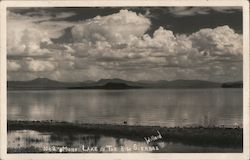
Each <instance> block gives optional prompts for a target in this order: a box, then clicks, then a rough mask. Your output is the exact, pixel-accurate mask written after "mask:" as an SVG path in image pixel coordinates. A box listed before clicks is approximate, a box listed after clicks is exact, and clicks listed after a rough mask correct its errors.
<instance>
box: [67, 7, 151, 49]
mask: <svg viewBox="0 0 250 160" xmlns="http://www.w3.org/2000/svg"><path fill="white" fill-rule="evenodd" d="M149 27H150V21H149V19H147V18H146V17H144V16H143V15H140V14H139V15H137V14H136V13H135V12H131V11H128V10H121V11H120V12H119V13H115V14H112V15H108V16H103V17H101V16H97V17H95V18H93V19H90V20H88V21H84V22H82V23H80V24H78V25H76V26H75V27H73V29H72V35H73V38H74V40H75V41H77V42H86V43H88V42H96V41H108V42H111V43H118V44H119V43H126V42H127V41H129V40H130V39H131V38H133V37H134V36H135V37H141V36H142V35H143V34H144V33H145V32H146V31H147V30H148V29H149Z"/></svg>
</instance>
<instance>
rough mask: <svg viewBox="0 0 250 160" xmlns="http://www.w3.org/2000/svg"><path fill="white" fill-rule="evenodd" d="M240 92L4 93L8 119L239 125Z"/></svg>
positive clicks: (93, 91) (98, 91) (89, 91)
mask: <svg viewBox="0 0 250 160" xmlns="http://www.w3.org/2000/svg"><path fill="white" fill-rule="evenodd" d="M242 92H243V91H242V89H164V90H160V89H145V90H144V89H143V90H60V91H8V108H7V110H8V119H11V120H51V119H52V120H58V121H69V122H84V123H120V124H122V123H123V122H124V121H127V123H128V124H129V125H134V124H140V125H164V126H169V127H173V126H188V125H205V126H213V125H225V126H227V125H229V126H232V125H240V126H241V125H242V109H243V107H242V106H243V103H242V101H243V96H242Z"/></svg>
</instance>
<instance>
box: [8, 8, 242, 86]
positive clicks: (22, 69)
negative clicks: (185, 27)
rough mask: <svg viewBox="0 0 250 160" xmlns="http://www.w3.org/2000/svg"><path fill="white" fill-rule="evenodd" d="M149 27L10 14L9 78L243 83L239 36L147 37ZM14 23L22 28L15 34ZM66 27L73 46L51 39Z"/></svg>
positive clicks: (140, 21)
mask: <svg viewBox="0 0 250 160" xmlns="http://www.w3.org/2000/svg"><path fill="white" fill-rule="evenodd" d="M197 12H200V11H199V10H197V9H195V10H194V11H193V13H195V14H196V13H197ZM178 13H183V14H184V13H186V12H184V11H179V12H178ZM204 14H205V11H204ZM64 16H67V14H65V15H64ZM17 17H18V18H17ZM38 19H42V17H40V18H38ZM38 19H36V22H37V20H38ZM19 20H20V21H19ZM151 23H152V22H151V21H150V19H149V18H148V17H145V16H144V15H141V14H137V13H135V12H132V11H128V10H121V11H120V12H118V13H114V14H111V15H107V16H96V17H94V18H92V19H88V20H84V21H80V22H72V23H71V22H53V21H52V22H42V23H34V20H33V19H32V18H31V17H28V16H27V15H25V16H23V15H17V14H15V15H11V14H10V19H9V20H8V26H10V27H9V29H8V78H9V79H15V78H17V77H18V76H17V75H20V73H23V74H22V77H20V79H25V76H26V77H27V79H29V78H33V77H39V76H42V77H48V78H52V79H57V80H62V81H83V80H98V79H101V78H122V79H127V80H164V79H165V80H172V79H204V80H212V81H230V80H238V79H242V35H241V34H238V33H236V32H235V31H234V30H233V29H232V28H230V27H229V26H227V25H225V26H218V27H215V28H204V29H200V30H199V31H197V32H195V33H192V34H190V35H185V34H174V33H173V32H172V31H171V30H169V29H166V28H164V27H162V26H159V28H158V29H156V30H155V31H154V33H153V34H152V35H149V34H147V30H148V29H149V28H150V26H151ZM17 24H19V26H20V27H18V29H15V27H14V26H15V25H17ZM69 27H70V28H71V29H70V31H69V34H70V35H71V37H72V39H73V41H72V42H67V43H63V44H60V43H55V42H53V41H52V40H51V39H53V38H56V37H57V38H58V37H60V36H63V34H64V33H65V32H64V31H65V30H66V29H68V28H69ZM45 55H46V56H45ZM13 56H19V57H22V58H13Z"/></svg>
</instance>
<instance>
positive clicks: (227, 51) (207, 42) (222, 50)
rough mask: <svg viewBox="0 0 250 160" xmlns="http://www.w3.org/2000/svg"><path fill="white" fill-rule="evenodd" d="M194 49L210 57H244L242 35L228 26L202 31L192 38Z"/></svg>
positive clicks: (194, 34)
mask: <svg viewBox="0 0 250 160" xmlns="http://www.w3.org/2000/svg"><path fill="white" fill-rule="evenodd" d="M190 39H191V41H192V44H193V47H194V48H197V49H198V50H199V51H201V52H206V53H207V54H209V55H210V56H223V55H224V56H230V55H232V56H240V55H242V43H243V40H242V35H239V34H237V33H235V32H234V30H233V29H231V28H229V27H228V26H220V27H216V28H215V29H201V30H200V31H198V32H196V33H193V34H192V35H191V36H190Z"/></svg>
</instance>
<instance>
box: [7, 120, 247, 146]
mask: <svg viewBox="0 0 250 160" xmlns="http://www.w3.org/2000/svg"><path fill="white" fill-rule="evenodd" d="M24 129H25V130H35V131H39V132H54V133H56V134H58V135H60V134H74V133H83V134H84V133H90V134H97V135H105V136H112V137H121V138H128V139H131V140H137V141H144V137H150V136H152V135H155V134H156V133H157V131H159V132H160V133H161V135H162V139H161V140H162V141H172V142H181V143H184V144H190V145H199V146H216V147H230V148H243V147H242V145H243V129H242V128H224V127H209V128H207V127H172V128H168V127H160V126H131V125H118V124H87V123H81V124H79V123H70V122H56V121H11V120H8V131H14V130H24Z"/></svg>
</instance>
